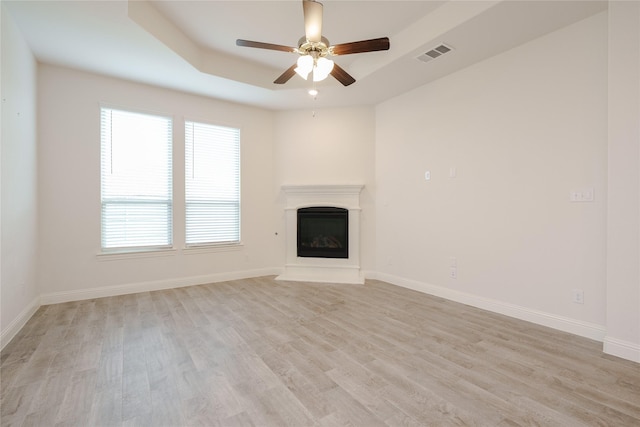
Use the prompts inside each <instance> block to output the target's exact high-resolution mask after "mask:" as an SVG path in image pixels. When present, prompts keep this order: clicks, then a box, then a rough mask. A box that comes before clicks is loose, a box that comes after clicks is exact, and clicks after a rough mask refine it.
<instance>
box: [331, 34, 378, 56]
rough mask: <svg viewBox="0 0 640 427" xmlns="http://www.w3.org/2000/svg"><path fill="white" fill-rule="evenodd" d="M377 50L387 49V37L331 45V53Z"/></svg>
mask: <svg viewBox="0 0 640 427" xmlns="http://www.w3.org/2000/svg"><path fill="white" fill-rule="evenodd" d="M377 50H389V37H381V38H379V39H371V40H362V41H359V42H351V43H341V44H337V45H335V46H332V47H331V53H332V54H333V55H349V54H352V53H363V52H375V51H377Z"/></svg>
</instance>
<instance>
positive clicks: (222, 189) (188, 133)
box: [185, 121, 240, 246]
mask: <svg viewBox="0 0 640 427" xmlns="http://www.w3.org/2000/svg"><path fill="white" fill-rule="evenodd" d="M185 187H186V188H185V199H186V200H185V203H186V244H187V245H191V246H195V245H206V244H215V243H238V242H240V129H234V128H229V127H222V126H214V125H210V124H205V123H196V122H190V121H187V122H186V123H185Z"/></svg>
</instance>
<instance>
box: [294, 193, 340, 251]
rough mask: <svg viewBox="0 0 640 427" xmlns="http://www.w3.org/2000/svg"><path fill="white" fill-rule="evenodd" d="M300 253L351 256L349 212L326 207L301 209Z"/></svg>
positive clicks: (299, 210)
mask: <svg viewBox="0 0 640 427" xmlns="http://www.w3.org/2000/svg"><path fill="white" fill-rule="evenodd" d="M298 256H299V257H311V258H349V211H348V210H347V209H343V208H335V207H324V206H319V207H310V208H300V209H298Z"/></svg>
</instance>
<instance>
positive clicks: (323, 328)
mask: <svg viewBox="0 0 640 427" xmlns="http://www.w3.org/2000/svg"><path fill="white" fill-rule="evenodd" d="M601 347H602V345H601V343H598V342H594V341H590V340H587V339H583V338H580V337H576V336H573V335H570V334H565V333H562V332H558V331H555V330H551V329H548V328H544V327H540V326H536V325H533V324H530V323H527V322H522V321H519V320H514V319H511V318H508V317H504V316H500V315H497V314H493V313H490V312H486V311H483V310H478V309H475V308H471V307H468V306H465V305H462V304H458V303H454V302H451V301H446V300H443V299H440V298H436V297H432V296H429V295H424V294H421V293H418V292H414V291H411V290H407V289H403V288H399V287H395V286H392V285H389V284H386V283H383V282H378V281H367V283H366V284H365V285H364V286H359V285H335V284H313V283H302V282H279V281H275V280H274V279H273V278H272V277H262V278H256V279H248V280H238V281H230V282H224V283H216V284H209V285H202V286H193V287H188V288H180V289H172V290H166V291H158V292H146V293H140V294H135V295H127V296H118V297H110V298H101V299H94V300H87V301H80V302H73V303H66V304H57V305H50V306H44V307H41V308H40V309H39V310H38V312H37V313H36V314H35V315H34V316H33V318H32V319H31V320H30V321H29V322H28V323H27V325H26V326H25V327H24V328H23V330H22V331H21V332H20V333H19V334H18V335H17V336H16V337H15V339H14V340H13V341H12V342H11V343H9V344H8V345H7V346H6V348H5V349H4V350H3V351H2V354H1V366H0V381H1V386H2V388H1V391H2V395H1V401H0V417H1V424H2V426H13V425H16V426H18V425H25V426H53V425H55V426H365V427H372V426H453V425H455V426H463V425H464V426H467V425H468V426H474V425H477V426H517V425H523V426H524V425H527V426H528V425H547V426H596V425H598V426H638V425H640V365H638V364H635V363H632V362H629V361H625V360H621V359H618V358H615V357H610V356H607V355H604V354H603V353H602V352H601Z"/></svg>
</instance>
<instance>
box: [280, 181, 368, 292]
mask: <svg viewBox="0 0 640 427" xmlns="http://www.w3.org/2000/svg"><path fill="white" fill-rule="evenodd" d="M362 188H363V186H362V185H352V184H346V185H283V186H282V191H283V193H284V196H285V206H284V226H285V248H286V260H285V265H284V268H283V270H282V274H280V275H279V276H278V277H277V279H278V280H292V281H311V282H325V283H327V282H330V283H354V284H362V283H364V276H363V274H362V272H361V271H360V191H361V190H362ZM300 218H301V222H300V223H299V219H300Z"/></svg>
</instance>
